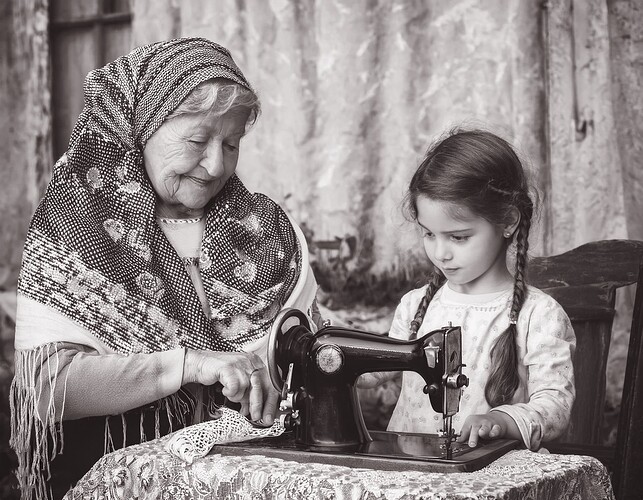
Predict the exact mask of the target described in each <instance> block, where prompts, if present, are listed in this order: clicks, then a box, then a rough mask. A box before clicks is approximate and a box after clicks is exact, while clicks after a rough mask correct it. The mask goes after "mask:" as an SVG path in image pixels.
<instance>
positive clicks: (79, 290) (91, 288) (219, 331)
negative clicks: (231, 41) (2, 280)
mask: <svg viewBox="0 0 643 500" xmlns="http://www.w3.org/2000/svg"><path fill="white" fill-rule="evenodd" d="M213 78H226V79H228V80H232V81H234V82H236V83H238V84H240V85H242V86H244V87H246V88H247V89H250V90H252V89H251V87H250V84H249V83H248V82H247V81H246V79H245V77H244V76H243V74H242V73H241V71H240V70H239V68H238V67H237V66H236V64H235V63H234V61H233V60H232V57H231V56H230V53H229V52H228V51H227V50H226V49H225V48H223V47H221V46H219V45H217V44H215V43H213V42H211V41H209V40H205V39H202V38H180V39H175V40H170V41H167V42H159V43H155V44H151V45H147V46H144V47H140V48H138V49H136V50H134V51H133V52H131V53H130V54H128V55H126V56H123V57H121V58H119V59H117V60H116V61H114V62H113V63H110V64H108V65H106V66H105V67H103V68H100V69H97V70H94V71H92V72H90V73H89V74H88V76H87V78H86V80H85V87H84V90H85V106H84V109H83V111H82V113H81V115H80V117H79V118H78V121H77V123H76V125H75V127H74V129H73V132H72V135H71V140H70V143H69V149H68V150H67V152H66V153H65V154H64V155H63V156H62V157H61V159H60V160H59V161H58V162H57V163H56V165H55V166H54V170H53V175H52V179H51V182H50V184H49V186H48V188H47V192H46V194H45V196H44V198H43V200H42V201H41V203H40V205H39V207H38V209H37V211H36V213H35V215H34V217H33V220H32V223H31V227H30V229H29V233H28V236H27V241H26V244H25V250H24V256H23V265H22V270H21V275H20V280H19V284H18V291H19V293H20V294H22V295H24V296H27V297H29V298H31V299H34V300H36V301H38V302H40V303H42V304H45V305H47V306H50V307H52V308H54V309H55V310H57V311H58V312H60V313H62V314H64V315H66V316H67V317H69V318H71V319H73V320H75V321H76V322H78V323H80V324H81V325H82V326H84V327H85V328H86V329H87V330H89V331H90V332H91V333H92V334H93V335H94V336H95V337H97V338H98V339H100V340H101V341H102V342H104V343H105V344H107V345H108V346H109V347H110V348H112V349H113V350H115V351H116V352H120V353H131V352H153V351H159V350H167V349H172V348H175V347H178V346H185V347H192V348H207V349H213V350H238V349H240V348H241V347H242V346H243V345H244V344H245V343H247V342H250V341H252V340H254V339H257V338H259V337H261V336H263V335H265V333H266V331H267V330H268V328H269V327H270V323H271V321H272V319H273V318H274V316H275V315H276V314H277V313H278V312H279V309H280V308H281V306H282V305H283V303H284V302H285V300H286V299H287V298H288V296H289V294H290V293H291V291H292V289H293V288H294V285H295V282H296V281H297V277H298V276H299V272H300V250H299V246H298V243H297V239H296V235H295V233H294V230H293V228H292V225H291V224H290V222H289V220H288V217H287V216H286V214H285V213H284V212H283V211H282V210H281V209H280V208H279V207H278V206H277V205H276V204H275V203H274V202H272V201H271V200H270V199H268V198H266V197H265V196H263V195H260V194H251V193H249V192H248V191H247V190H246V188H245V187H244V186H243V184H242V183H241V181H240V180H239V179H238V178H237V177H236V176H232V177H231V178H230V179H229V181H228V182H227V184H226V185H225V187H224V188H223V190H222V191H221V192H220V193H219V194H218V195H217V196H215V198H214V199H213V200H212V201H211V202H210V204H209V205H208V206H207V207H206V216H205V217H206V226H205V231H204V235H203V240H202V246H201V254H200V258H199V261H200V266H199V267H200V272H201V277H202V280H203V285H204V289H205V292H206V296H207V300H208V303H209V306H210V309H211V311H212V313H211V317H206V315H205V313H204V312H203V308H202V305H201V302H200V301H199V298H198V295H197V293H196V291H195V288H194V286H193V284H192V282H191V280H190V278H189V276H188V273H187V272H186V270H185V268H184V264H183V263H182V261H181V259H180V258H179V257H178V255H177V254H176V252H175V250H174V249H173V247H172V246H171V245H170V243H169V242H168V240H167V239H166V237H165V235H164V234H163V232H162V231H161V229H160V228H159V227H158V225H157V223H156V220H155V211H156V195H155V192H154V190H153V188H152V185H151V183H150V182H149V180H148V179H147V176H146V173H145V168H144V165H143V154H142V152H143V148H144V147H145V144H146V142H147V140H148V139H149V138H150V136H151V135H152V134H153V133H154V132H155V131H156V130H157V129H158V128H159V126H160V125H161V124H162V123H163V120H165V119H166V117H167V116H168V115H169V114H170V113H171V112H172V111H173V110H174V109H176V107H177V106H178V105H179V104H180V103H181V101H183V99H184V98H185V97H186V96H187V95H188V94H189V93H190V92H191V91H192V90H193V89H194V88H195V87H196V86H197V85H199V84H200V83H202V82H204V81H206V80H210V79H213Z"/></svg>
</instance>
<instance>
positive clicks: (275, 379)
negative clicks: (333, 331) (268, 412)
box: [267, 307, 310, 394]
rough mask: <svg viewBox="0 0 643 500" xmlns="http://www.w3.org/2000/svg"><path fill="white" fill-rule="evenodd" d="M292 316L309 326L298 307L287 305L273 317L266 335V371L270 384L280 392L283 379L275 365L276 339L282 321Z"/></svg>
mask: <svg viewBox="0 0 643 500" xmlns="http://www.w3.org/2000/svg"><path fill="white" fill-rule="evenodd" d="M292 317H296V318H297V319H299V324H300V325H303V326H305V327H307V328H310V323H309V322H308V318H307V317H306V315H305V314H304V313H303V312H301V311H300V310H299V309H293V308H291V307H287V308H285V309H282V310H281V311H280V312H279V314H277V316H276V317H275V321H274V322H273V324H272V328H271V329H270V336H269V337H268V356H267V362H268V373H269V374H270V380H271V381H272V385H273V386H274V388H275V389H276V390H277V391H278V392H279V393H280V394H281V393H282V392H283V388H284V379H283V378H282V376H281V373H279V366H278V365H277V340H278V337H279V335H280V334H283V332H282V327H283V325H284V323H285V322H286V321H287V320H288V319H290V318H292Z"/></svg>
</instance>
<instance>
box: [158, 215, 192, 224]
mask: <svg viewBox="0 0 643 500" xmlns="http://www.w3.org/2000/svg"><path fill="white" fill-rule="evenodd" d="M158 220H159V221H160V222H162V223H163V224H196V223H197V222H201V221H202V220H203V215H202V216H201V217H194V218H193V219H168V218H166V217H159V218H158Z"/></svg>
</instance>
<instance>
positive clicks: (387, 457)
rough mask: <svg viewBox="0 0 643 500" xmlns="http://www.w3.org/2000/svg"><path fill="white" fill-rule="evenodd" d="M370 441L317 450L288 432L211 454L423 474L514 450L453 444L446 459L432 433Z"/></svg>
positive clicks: (506, 443)
mask: <svg viewBox="0 0 643 500" xmlns="http://www.w3.org/2000/svg"><path fill="white" fill-rule="evenodd" d="M370 435H371V437H372V438H373V441H371V442H370V443H366V444H364V445H362V446H361V447H360V448H359V449H358V450H356V451H353V452H348V451H318V450H313V449H310V448H305V447H302V446H300V445H297V444H296V443H295V436H294V433H292V432H286V433H285V434H283V435H281V436H279V437H276V438H266V439H258V440H255V441H247V442H243V443H235V444H226V445H218V446H215V447H214V448H213V449H212V451H211V453H220V454H222V455H234V456H239V455H263V456H267V457H273V458H280V459H282V460H292V461H295V462H300V463H322V464H330V465H342V466H347V467H365V468H369V469H379V470H392V471H407V470H418V471H423V472H471V471H476V470H479V469H482V468H483V467H485V466H486V465H489V464H490V463H491V462H493V461H494V460H496V459H497V458H499V457H500V456H502V455H504V454H505V453H507V452H508V451H510V450H512V449H514V448H517V447H518V445H519V442H518V441H516V440H513V439H496V440H493V441H485V442H483V443H481V444H479V445H478V446H477V447H476V448H469V447H468V446H467V445H466V443H464V445H463V444H460V443H453V445H452V450H453V458H451V459H449V460H447V459H446V458H445V452H444V450H443V449H442V448H441V446H443V445H444V438H441V437H439V436H437V435H434V434H412V433H404V432H388V431H370Z"/></svg>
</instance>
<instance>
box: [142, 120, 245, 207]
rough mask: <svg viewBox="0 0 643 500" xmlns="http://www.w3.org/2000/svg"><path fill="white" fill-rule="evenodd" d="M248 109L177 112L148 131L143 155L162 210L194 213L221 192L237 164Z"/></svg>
mask: <svg viewBox="0 0 643 500" xmlns="http://www.w3.org/2000/svg"><path fill="white" fill-rule="evenodd" d="M249 114H250V112H249V110H247V109H245V108H233V109H231V110H230V111H228V112H227V113H225V114H224V115H221V116H216V115H215V114H214V113H213V112H206V113H199V114H184V115H179V116H176V117H173V118H169V119H167V120H166V121H165V122H163V124H162V125H161V126H160V127H159V128H158V130H157V131H156V132H154V134H152V136H151V137H150V138H149V140H148V141H147V144H146V145H145V149H144V150H143V160H144V162H145V170H146V172H147V175H148V177H149V179H150V181H151V183H152V187H153V188H154V190H155V191H156V194H157V195H158V208H159V213H160V214H161V215H163V216H165V217H181V216H189V215H193V214H194V213H195V212H199V211H200V210H201V209H203V207H205V205H206V204H207V203H208V202H209V201H210V200H211V199H212V198H214V197H215V196H216V195H217V193H219V191H221V189H222V188H223V186H224V184H225V183H226V181H227V180H228V179H229V178H230V176H232V174H233V173H234V171H235V169H236V168H237V161H238V159H239V143H240V141H241V138H242V137H243V135H244V133H245V127H246V122H247V120H248V116H249Z"/></svg>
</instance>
